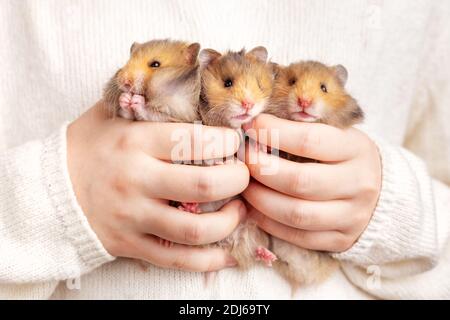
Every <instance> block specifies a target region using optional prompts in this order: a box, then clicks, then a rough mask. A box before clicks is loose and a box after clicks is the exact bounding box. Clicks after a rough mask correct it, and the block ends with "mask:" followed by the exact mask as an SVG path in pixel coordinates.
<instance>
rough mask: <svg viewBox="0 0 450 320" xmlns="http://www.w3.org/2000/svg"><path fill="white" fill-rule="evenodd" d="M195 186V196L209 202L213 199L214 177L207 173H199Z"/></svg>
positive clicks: (214, 191)
mask: <svg viewBox="0 0 450 320" xmlns="http://www.w3.org/2000/svg"><path fill="white" fill-rule="evenodd" d="M202 171H203V170H202ZM195 185H196V190H197V195H198V196H199V197H200V198H201V199H204V200H210V199H212V198H214V196H215V193H216V190H215V187H214V177H213V176H212V175H211V174H208V173H207V172H201V173H199V174H198V176H197V180H196V183H195Z"/></svg>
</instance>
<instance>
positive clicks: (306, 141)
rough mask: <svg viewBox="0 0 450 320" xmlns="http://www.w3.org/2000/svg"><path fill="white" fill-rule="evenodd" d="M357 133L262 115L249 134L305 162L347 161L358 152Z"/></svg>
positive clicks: (256, 120) (351, 130)
mask: <svg viewBox="0 0 450 320" xmlns="http://www.w3.org/2000/svg"><path fill="white" fill-rule="evenodd" d="M355 131H356V130H354V129H345V130H344V129H339V128H336V127H332V126H329V125H325V124H321V123H306V122H296V121H290V120H285V119H280V118H277V117H275V116H273V115H269V114H261V115H259V116H258V117H257V118H255V120H253V122H252V125H251V128H250V129H248V130H246V134H247V135H248V136H249V137H250V138H252V139H254V140H257V141H259V142H260V143H262V144H265V145H270V146H271V147H272V148H276V149H280V150H283V151H286V152H288V153H291V154H294V155H298V156H302V157H305V158H310V159H316V160H321V161H330V162H334V161H344V160H347V159H351V158H353V157H354V156H355V155H356V154H357V152H358V145H359V144H358V143H356V140H357V139H358V134H356V132H355Z"/></svg>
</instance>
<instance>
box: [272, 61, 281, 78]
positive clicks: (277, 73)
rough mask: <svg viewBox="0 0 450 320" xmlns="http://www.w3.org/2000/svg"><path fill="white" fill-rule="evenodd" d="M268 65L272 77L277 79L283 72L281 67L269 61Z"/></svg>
mask: <svg viewBox="0 0 450 320" xmlns="http://www.w3.org/2000/svg"><path fill="white" fill-rule="evenodd" d="M269 67H270V68H271V70H272V75H273V78H274V79H277V78H279V77H280V75H281V73H282V72H283V67H282V66H280V65H279V64H278V63H276V62H269Z"/></svg>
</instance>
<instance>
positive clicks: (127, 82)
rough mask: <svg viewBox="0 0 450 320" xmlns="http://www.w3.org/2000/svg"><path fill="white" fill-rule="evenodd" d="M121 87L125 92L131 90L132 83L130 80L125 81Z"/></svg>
mask: <svg viewBox="0 0 450 320" xmlns="http://www.w3.org/2000/svg"><path fill="white" fill-rule="evenodd" d="M123 86H124V88H125V89H126V90H131V87H132V83H131V81H130V80H125V82H124V83H123Z"/></svg>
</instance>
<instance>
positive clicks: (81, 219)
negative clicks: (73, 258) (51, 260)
mask: <svg viewBox="0 0 450 320" xmlns="http://www.w3.org/2000/svg"><path fill="white" fill-rule="evenodd" d="M67 126H68V123H65V124H64V125H63V126H62V127H61V128H60V130H59V131H57V132H55V133H54V134H52V135H51V136H50V137H48V138H47V139H46V140H45V142H44V148H43V153H42V159H41V163H42V171H43V178H44V179H45V184H46V185H45V187H46V188H47V191H48V194H49V198H50V200H51V203H52V205H53V207H54V210H55V212H56V216H57V219H59V220H60V221H59V222H60V225H62V226H63V228H64V235H65V237H66V238H67V239H68V241H69V242H70V243H71V245H72V246H73V248H74V250H75V252H77V254H78V257H79V260H80V263H79V265H80V268H79V269H78V267H77V268H75V269H73V270H64V271H63V273H64V274H65V276H66V277H69V278H71V277H78V276H80V275H81V274H84V273H86V272H89V271H91V270H93V269H95V268H97V267H99V266H100V265H102V264H104V263H106V262H109V261H112V260H114V257H113V256H111V255H110V254H109V253H108V252H107V251H106V249H105V248H104V247H103V245H102V243H101V242H100V240H99V239H98V237H97V235H96V234H95V232H94V231H93V230H92V228H91V226H90V225H89V222H88V220H87V218H86V216H85V215H84V213H83V211H82V209H81V207H80V205H79V204H78V202H77V200H76V197H75V193H74V191H73V188H72V183H71V180H70V175H69V171H68V166H67V137H66V133H67Z"/></svg>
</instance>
